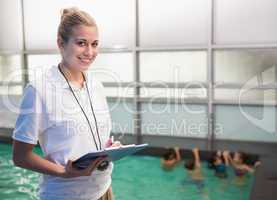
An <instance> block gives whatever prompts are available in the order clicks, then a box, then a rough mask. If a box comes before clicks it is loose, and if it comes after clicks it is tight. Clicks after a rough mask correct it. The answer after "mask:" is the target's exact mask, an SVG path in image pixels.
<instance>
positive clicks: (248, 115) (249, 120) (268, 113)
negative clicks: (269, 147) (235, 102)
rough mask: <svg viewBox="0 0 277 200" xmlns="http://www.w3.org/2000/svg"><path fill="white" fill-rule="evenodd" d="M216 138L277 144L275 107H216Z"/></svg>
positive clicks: (276, 111)
mask: <svg viewBox="0 0 277 200" xmlns="http://www.w3.org/2000/svg"><path fill="white" fill-rule="evenodd" d="M215 116H216V125H217V130H216V137H217V138H221V139H234V140H248V141H258V142H261V141H267V142H277V135H276V132H277V129H276V121H277V118H276V117H277V108H276V106H275V107H274V106H231V105H230V106H225V105H219V106H216V115H215Z"/></svg>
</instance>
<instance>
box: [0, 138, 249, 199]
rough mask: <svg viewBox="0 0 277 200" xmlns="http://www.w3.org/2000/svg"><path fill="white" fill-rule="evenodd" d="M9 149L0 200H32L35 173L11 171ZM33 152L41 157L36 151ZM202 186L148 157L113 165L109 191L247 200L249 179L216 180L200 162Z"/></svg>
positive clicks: (4, 148) (2, 165)
mask: <svg viewBox="0 0 277 200" xmlns="http://www.w3.org/2000/svg"><path fill="white" fill-rule="evenodd" d="M11 150H12V148H11V145H7V144H1V143H0V173H1V175H0V199H1V200H33V199H37V198H36V192H37V185H38V177H39V175H38V174H37V173H33V172H31V171H28V170H24V169H20V168H17V167H14V166H13V164H12V161H11ZM35 151H36V152H37V153H39V154H41V151H40V149H39V148H35ZM202 168H203V169H202V170H203V174H204V176H205V185H204V187H203V188H201V189H199V188H198V187H197V186H196V185H195V184H193V183H191V182H190V181H189V180H190V179H189V177H188V175H187V173H186V171H185V170H184V169H183V166H182V164H180V165H179V166H177V167H176V168H175V169H174V170H172V171H164V170H162V169H161V167H160V160H159V158H157V157H150V156H130V157H127V158H124V159H122V160H120V161H117V162H116V163H115V168H114V172H113V191H114V194H115V198H116V200H149V199H151V200H221V199H224V200H234V199H236V200H247V199H248V198H249V195H250V190H251V186H252V182H253V176H250V175H248V176H246V177H244V178H236V177H235V176H234V174H233V172H232V170H231V169H229V171H228V172H229V177H228V179H219V178H217V177H215V176H214V175H213V171H211V170H209V169H207V168H206V163H205V162H203V167H202Z"/></svg>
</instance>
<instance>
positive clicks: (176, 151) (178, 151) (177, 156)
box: [174, 147, 181, 162]
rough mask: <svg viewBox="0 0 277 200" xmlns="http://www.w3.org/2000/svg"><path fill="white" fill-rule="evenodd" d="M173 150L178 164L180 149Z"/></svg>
mask: <svg viewBox="0 0 277 200" xmlns="http://www.w3.org/2000/svg"><path fill="white" fill-rule="evenodd" d="M174 150H175V153H176V161H177V162H179V161H180V160H181V154H180V149H179V147H175V148H174Z"/></svg>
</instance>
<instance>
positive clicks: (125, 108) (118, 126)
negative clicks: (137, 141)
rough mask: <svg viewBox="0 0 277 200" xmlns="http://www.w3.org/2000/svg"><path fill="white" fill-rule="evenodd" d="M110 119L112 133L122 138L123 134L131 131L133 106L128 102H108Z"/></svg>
mask: <svg viewBox="0 0 277 200" xmlns="http://www.w3.org/2000/svg"><path fill="white" fill-rule="evenodd" d="M108 104H109V107H110V112H111V117H112V125H113V126H112V132H113V133H115V134H120V135H121V137H124V134H125V133H134V131H133V129H134V128H133V126H134V124H133V113H134V110H135V107H134V104H133V103H129V102H111V101H109V102H108Z"/></svg>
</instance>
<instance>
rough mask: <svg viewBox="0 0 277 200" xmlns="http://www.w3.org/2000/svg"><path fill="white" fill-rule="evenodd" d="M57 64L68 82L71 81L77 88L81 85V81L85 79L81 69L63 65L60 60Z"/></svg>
mask: <svg viewBox="0 0 277 200" xmlns="http://www.w3.org/2000/svg"><path fill="white" fill-rule="evenodd" d="M59 66H60V69H61V70H62V72H63V73H64V75H65V77H66V78H67V80H68V81H69V82H71V83H73V84H74V85H76V86H77V87H79V88H82V87H83V83H84V81H85V80H84V76H83V73H82V72H81V71H77V70H72V69H71V68H70V67H67V66H65V65H64V64H63V63H62V62H61V63H60V65H59Z"/></svg>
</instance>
